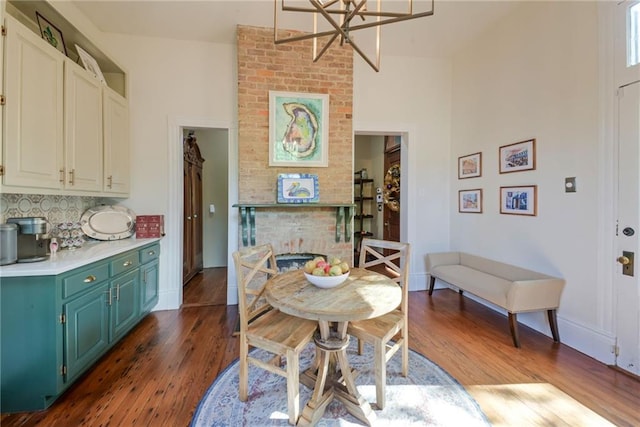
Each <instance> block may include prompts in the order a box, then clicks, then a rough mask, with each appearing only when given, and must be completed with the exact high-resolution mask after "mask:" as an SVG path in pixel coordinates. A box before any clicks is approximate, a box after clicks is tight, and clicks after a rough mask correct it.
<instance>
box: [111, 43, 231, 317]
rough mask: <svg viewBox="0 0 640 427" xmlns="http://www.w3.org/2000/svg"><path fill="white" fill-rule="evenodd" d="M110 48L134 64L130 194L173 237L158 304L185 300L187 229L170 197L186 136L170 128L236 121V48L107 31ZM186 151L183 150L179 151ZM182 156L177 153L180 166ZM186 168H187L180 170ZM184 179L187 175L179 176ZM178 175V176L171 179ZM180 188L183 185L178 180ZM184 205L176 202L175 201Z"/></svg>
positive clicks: (166, 247) (166, 243)
mask: <svg viewBox="0 0 640 427" xmlns="http://www.w3.org/2000/svg"><path fill="white" fill-rule="evenodd" d="M107 39H108V41H107V43H108V45H109V47H110V50H111V51H113V52H118V59H119V60H120V62H121V63H122V64H124V66H125V67H126V68H127V70H128V73H129V74H128V77H129V82H130V95H129V108H130V119H131V141H132V153H131V155H132V158H133V159H134V160H133V162H132V165H133V167H132V171H131V173H132V175H131V197H130V199H129V200H127V202H126V203H127V204H128V206H129V207H131V208H132V209H133V210H134V211H135V210H142V208H143V207H144V210H145V211H147V212H152V211H153V212H158V213H165V215H166V216H165V221H166V222H167V227H166V228H167V236H166V237H165V238H164V239H163V241H162V248H161V249H162V255H161V258H160V266H161V270H162V271H161V274H160V301H159V303H158V306H157V307H156V309H174V308H177V307H178V306H179V302H180V299H181V291H182V283H181V281H180V280H178V279H177V278H178V277H181V275H178V274H177V273H176V271H175V270H176V269H180V270H181V268H182V267H181V265H180V263H179V261H178V260H179V259H181V255H182V254H181V250H182V249H181V248H182V243H181V242H182V230H181V227H178V226H175V227H172V223H175V225H178V224H180V225H181V223H180V222H179V221H178V222H176V218H174V217H175V216H177V215H179V214H178V213H179V212H181V203H182V201H181V200H171V199H170V188H171V186H172V185H173V186H175V185H176V183H175V182H174V181H175V178H177V177H176V176H174V175H175V173H172V170H174V169H175V167H176V165H170V164H169V159H170V153H175V149H176V147H175V146H174V147H172V146H170V144H181V142H182V141H181V135H176V137H175V139H174V135H171V134H170V127H171V126H172V125H173V124H175V125H180V124H183V125H185V126H187V127H188V126H189V125H191V124H194V123H196V124H200V125H202V124H205V123H212V122H213V123H214V124H215V123H219V124H222V125H221V126H217V125H213V126H210V127H217V128H229V127H233V124H234V123H235V121H236V111H237V101H236V93H235V88H236V83H235V50H234V47H233V46H231V45H220V44H212V43H200V42H192V41H179V40H170V39H159V38H148V37H131V36H123V35H113V34H110V35H107ZM179 152H181V149H180V150H179ZM180 159H181V158H178V159H175V161H176V162H178V163H179V165H178V166H180V168H181V165H182V164H181V162H180ZM180 170H181V169H180ZM179 176H180V177H181V176H182V175H181V174H179ZM170 181H172V182H170ZM177 185H178V187H179V189H180V191H179V192H180V194H181V191H182V190H181V188H182V183H181V182H180V183H178V184H177ZM176 204H178V205H179V206H178V205H176Z"/></svg>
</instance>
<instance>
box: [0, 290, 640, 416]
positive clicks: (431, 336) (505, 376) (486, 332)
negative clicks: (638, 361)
mask: <svg viewBox="0 0 640 427" xmlns="http://www.w3.org/2000/svg"><path fill="white" fill-rule="evenodd" d="M236 319H237V308H236V307H235V306H231V307H227V306H224V305H217V306H198V307H186V308H182V309H180V310H172V311H159V312H154V313H152V314H150V315H148V316H147V317H145V319H144V320H143V321H142V322H141V323H140V324H139V325H138V326H137V327H136V328H134V330H133V331H131V332H130V333H129V334H128V335H127V336H126V337H125V338H124V339H123V340H122V341H121V342H120V343H118V344H117V345H116V346H115V347H114V348H113V349H111V350H110V351H109V352H108V353H107V354H106V355H105V356H104V357H103V358H102V359H100V360H99V361H98V362H97V363H96V364H95V365H94V366H93V367H92V369H91V370H90V372H88V373H87V374H86V375H84V376H83V377H81V378H80V379H79V380H78V381H77V382H76V383H75V384H74V385H73V386H71V387H70V389H69V390H68V391H67V392H66V393H65V394H63V395H62V396H61V397H60V398H59V399H58V400H57V401H56V402H55V403H54V404H53V405H52V406H51V407H50V408H49V409H48V410H46V411H40V412H34V413H21V414H3V415H2V416H1V417H0V424H1V425H2V426H3V427H12V426H33V425H46V426H65V427H67V426H80V425H85V426H98V425H103V426H106V425H112V426H118V425H144V426H146V425H172V426H179V425H188V424H189V422H190V420H191V417H192V416H193V413H194V412H195V409H196V407H197V405H198V402H199V401H200V399H201V398H202V396H203V395H204V393H205V391H206V390H207V389H208V387H209V386H210V385H211V383H213V381H214V380H215V378H216V376H217V375H218V374H219V373H220V372H221V371H222V370H224V369H225V368H226V367H227V366H228V365H229V364H230V363H231V362H232V361H233V360H235V359H236V358H237V355H238V345H237V343H238V339H237V338H236V337H233V336H232V331H233V329H234V327H235V324H236ZM519 327H520V341H521V344H522V348H519V349H518V348H514V347H513V344H512V342H511V336H510V334H509V326H508V322H507V318H506V317H505V316H502V315H500V314H497V313H495V312H493V311H492V310H490V309H488V308H486V307H484V306H482V305H480V304H478V303H476V302H474V301H471V300H469V299H467V298H466V297H464V296H462V295H459V294H457V293H456V292H452V291H450V290H436V291H435V292H434V293H433V296H431V297H430V296H429V295H428V293H427V292H426V291H424V292H410V293H409V337H410V341H409V345H410V347H411V348H413V349H414V350H416V351H419V352H420V353H422V354H424V355H425V356H427V357H428V358H429V359H431V360H432V361H434V362H435V363H437V364H438V365H439V366H440V367H442V368H443V369H445V370H446V371H447V372H449V373H450V374H451V375H452V376H453V377H454V378H456V379H457V380H458V381H459V382H460V383H461V384H463V385H464V386H465V387H467V389H468V390H469V392H470V393H471V394H472V395H474V396H476V397H477V399H478V401H479V403H480V405H481V407H482V408H483V410H484V411H485V413H486V414H487V416H488V418H489V419H490V420H491V421H492V422H493V423H494V425H514V424H517V425H519V426H520V425H536V424H537V425H571V426H576V425H603V422H602V419H601V418H599V417H594V416H591V417H589V414H590V412H589V411H584V410H582V411H581V408H583V406H581V405H584V407H587V408H589V409H590V411H593V413H595V414H598V415H599V416H600V417H603V418H604V419H606V420H608V421H609V422H611V423H613V424H615V425H617V426H638V425H640V412H639V411H638V408H640V381H638V380H637V379H635V378H632V377H630V376H628V375H625V374H623V373H620V372H619V371H616V370H615V369H611V368H609V367H607V366H605V365H604V364H602V363H599V362H597V361H595V360H594V359H592V358H590V357H588V356H586V355H584V354H582V353H580V352H578V351H576V350H573V349H571V348H569V347H567V346H565V345H563V344H558V343H554V342H553V340H552V338H550V337H547V336H545V335H542V334H540V333H538V332H536V331H533V330H532V329H530V328H527V327H525V326H524V325H522V324H521V325H519ZM560 332H561V333H562V331H560ZM394 357H400V356H399V355H396V356H394ZM528 385H531V386H528ZM509 409H510V410H509ZM507 410H509V411H508V413H506V411H507ZM576 411H578V412H576ZM576 413H579V414H580V417H579V418H577V416H576ZM584 417H587V418H584ZM585 420H586V421H585Z"/></svg>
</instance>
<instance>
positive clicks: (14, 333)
mask: <svg viewBox="0 0 640 427" xmlns="http://www.w3.org/2000/svg"><path fill="white" fill-rule="evenodd" d="M159 253H160V245H159V244H157V243H152V244H149V245H146V246H143V247H141V248H139V249H134V250H130V251H127V252H125V253H123V254H120V255H116V256H113V257H110V258H107V259H104V260H100V261H97V262H94V263H92V264H89V265H87V266H84V267H81V268H77V269H75V270H72V271H69V272H66V273H63V274H60V275H58V276H42V277H38V276H31V277H7V278H2V281H1V282H0V304H1V306H0V309H1V311H0V320H1V323H0V328H1V329H0V333H1V335H0V339H1V347H0V356H1V358H0V363H1V365H0V368H1V371H2V376H0V380H1V384H0V407H2V411H3V412H18V411H32V410H40V409H45V408H47V407H48V406H49V405H51V403H53V401H54V400H55V399H56V398H57V397H58V396H59V395H60V394H61V393H62V392H63V391H64V390H66V389H67V388H68V387H69V386H70V385H71V384H72V383H73V382H74V381H75V380H76V379H77V378H78V377H79V376H80V375H81V374H82V373H84V372H85V371H86V370H87V369H89V368H90V367H91V366H92V365H93V364H94V363H95V362H96V361H97V360H98V359H99V358H100V357H101V356H102V355H103V354H104V353H105V352H106V351H107V350H108V349H109V348H111V347H112V346H113V345H114V344H115V343H116V342H118V340H120V339H121V338H122V337H123V336H124V335H125V334H126V333H127V332H128V331H130V330H131V329H132V328H133V327H134V326H135V325H136V324H137V323H138V322H139V321H140V320H141V318H142V317H143V316H144V315H146V314H147V313H148V312H149V311H150V310H151V309H152V308H153V306H154V305H155V304H156V303H157V301H158V280H157V278H158V256H159Z"/></svg>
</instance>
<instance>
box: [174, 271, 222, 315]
mask: <svg viewBox="0 0 640 427" xmlns="http://www.w3.org/2000/svg"><path fill="white" fill-rule="evenodd" d="M226 303H227V267H215V268H205V269H204V270H202V272H201V273H198V274H196V275H195V276H193V278H192V279H191V280H189V282H187V284H186V285H185V286H184V288H183V294H182V306H183V307H192V306H199V305H224V304H226Z"/></svg>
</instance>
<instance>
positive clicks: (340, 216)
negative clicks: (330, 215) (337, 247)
mask: <svg viewBox="0 0 640 427" xmlns="http://www.w3.org/2000/svg"><path fill="white" fill-rule="evenodd" d="M343 219H344V209H342V207H337V208H336V243H338V242H339V241H340V237H342V236H340V232H341V228H342V221H343ZM344 237H345V238H346V237H347V236H344Z"/></svg>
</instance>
